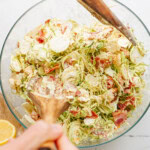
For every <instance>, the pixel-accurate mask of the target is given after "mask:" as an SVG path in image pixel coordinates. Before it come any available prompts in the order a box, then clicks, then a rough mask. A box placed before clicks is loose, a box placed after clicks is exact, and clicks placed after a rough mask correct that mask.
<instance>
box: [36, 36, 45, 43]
mask: <svg viewBox="0 0 150 150" xmlns="http://www.w3.org/2000/svg"><path fill="white" fill-rule="evenodd" d="M36 40H37V41H38V42H39V43H40V44H42V43H44V39H43V38H41V37H38V38H36Z"/></svg>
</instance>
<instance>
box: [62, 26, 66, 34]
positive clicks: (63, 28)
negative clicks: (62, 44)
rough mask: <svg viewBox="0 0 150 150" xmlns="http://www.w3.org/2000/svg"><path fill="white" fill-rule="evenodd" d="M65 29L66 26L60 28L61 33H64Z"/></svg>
mask: <svg viewBox="0 0 150 150" xmlns="http://www.w3.org/2000/svg"><path fill="white" fill-rule="evenodd" d="M66 30H67V26H65V27H62V28H61V33H62V34H64V33H65V32H66Z"/></svg>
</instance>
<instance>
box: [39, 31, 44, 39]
mask: <svg viewBox="0 0 150 150" xmlns="http://www.w3.org/2000/svg"><path fill="white" fill-rule="evenodd" d="M39 36H40V37H44V36H45V31H44V29H41V30H40V31H39Z"/></svg>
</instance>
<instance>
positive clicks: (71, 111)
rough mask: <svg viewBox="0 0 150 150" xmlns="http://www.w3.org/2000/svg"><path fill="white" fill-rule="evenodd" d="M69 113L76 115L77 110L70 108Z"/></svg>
mask: <svg viewBox="0 0 150 150" xmlns="http://www.w3.org/2000/svg"><path fill="white" fill-rule="evenodd" d="M70 113H72V114H73V115H74V116H76V115H77V114H78V111H75V110H70Z"/></svg>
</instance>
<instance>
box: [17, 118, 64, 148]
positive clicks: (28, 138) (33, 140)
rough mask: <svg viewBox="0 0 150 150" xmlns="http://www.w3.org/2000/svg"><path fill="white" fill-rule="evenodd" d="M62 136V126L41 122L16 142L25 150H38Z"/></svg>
mask: <svg viewBox="0 0 150 150" xmlns="http://www.w3.org/2000/svg"><path fill="white" fill-rule="evenodd" d="M60 136H62V127H61V126H60V125H57V124H54V125H49V124H47V123H46V122H44V121H42V120H41V121H38V122H37V123H36V124H35V125H33V126H31V127H30V128H29V129H28V130H26V131H25V132H24V133H23V134H22V135H21V136H20V137H18V138H17V140H16V141H15V142H16V143H18V144H20V145H22V147H24V148H23V150H30V149H36V148H38V147H39V146H40V145H41V144H43V143H44V142H45V141H47V140H50V141H55V140H56V139H57V138H59V137H60Z"/></svg>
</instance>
